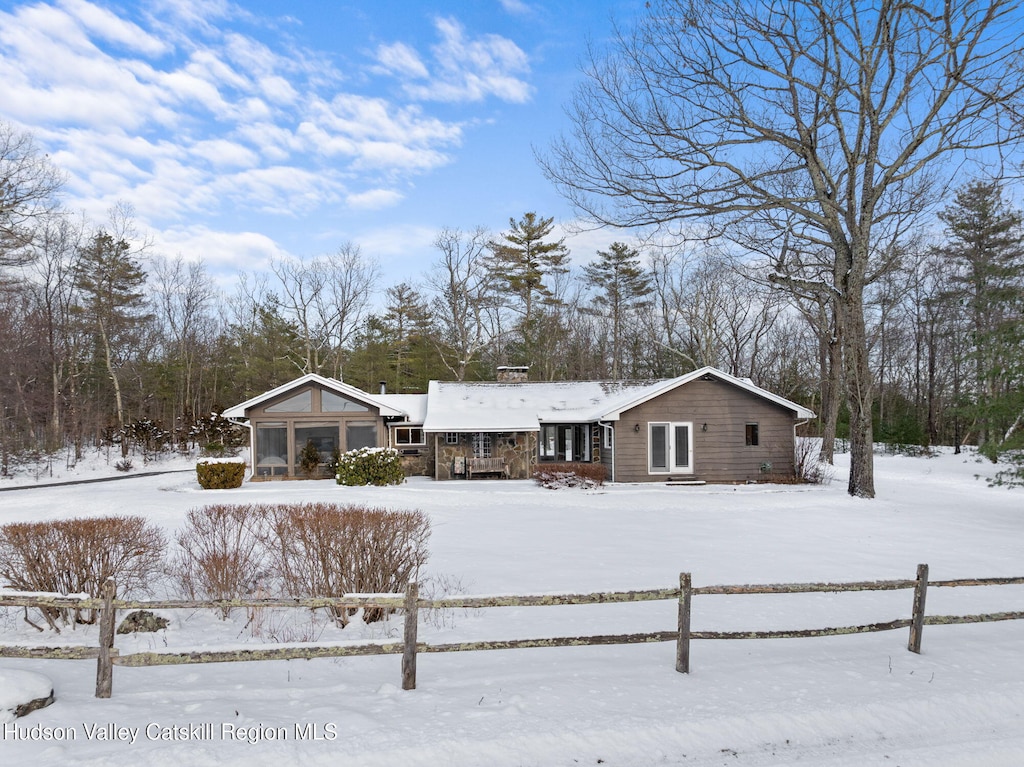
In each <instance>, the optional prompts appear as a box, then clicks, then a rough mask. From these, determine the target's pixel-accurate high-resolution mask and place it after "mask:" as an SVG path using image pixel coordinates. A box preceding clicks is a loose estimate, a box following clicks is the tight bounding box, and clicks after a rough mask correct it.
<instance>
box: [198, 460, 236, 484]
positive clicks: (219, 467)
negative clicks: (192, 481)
mask: <svg viewBox="0 0 1024 767" xmlns="http://www.w3.org/2000/svg"><path fill="white" fill-rule="evenodd" d="M196 479H198V480H199V486H200V487H202V488H203V490H226V489H228V488H232V487H241V486H242V480H244V479H245V462H244V461H200V462H199V463H197V464H196Z"/></svg>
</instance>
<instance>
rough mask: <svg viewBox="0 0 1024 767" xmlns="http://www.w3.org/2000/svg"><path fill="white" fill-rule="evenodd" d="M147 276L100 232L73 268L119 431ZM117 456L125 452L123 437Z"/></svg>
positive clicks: (127, 251) (127, 249)
mask: <svg viewBox="0 0 1024 767" xmlns="http://www.w3.org/2000/svg"><path fill="white" fill-rule="evenodd" d="M145 282H146V274H145V272H144V271H143V270H142V268H141V267H140V266H139V264H138V263H137V262H136V260H135V257H134V256H133V254H132V251H131V246H130V245H129V244H128V243H127V242H126V241H125V240H122V239H115V238H114V237H113V236H111V235H110V234H108V233H107V232H105V231H103V230H102V229H101V230H99V231H98V232H96V234H94V235H93V236H92V237H91V238H90V239H89V240H87V241H86V243H85V245H84V246H83V247H82V248H80V250H79V253H78V261H77V263H76V265H75V287H76V288H77V289H78V291H79V293H80V299H81V300H80V303H79V304H78V306H77V307H76V309H75V311H76V313H77V314H78V315H79V316H81V317H82V318H83V322H84V325H85V328H86V329H87V331H88V332H89V333H91V334H92V337H93V341H94V348H95V350H96V355H97V357H98V358H99V361H100V362H101V363H102V366H103V368H104V370H105V371H106V375H107V377H108V378H109V380H110V382H111V385H112V387H113V392H114V409H115V414H116V417H117V425H118V428H119V429H121V430H122V431H123V429H124V426H125V413H124V409H125V408H124V398H123V396H122V387H121V366H122V364H123V363H124V361H125V357H126V354H127V352H128V351H129V350H130V348H131V346H132V344H133V341H134V340H135V338H136V334H137V331H138V330H139V329H140V328H141V326H142V325H143V323H144V322H145V321H146V320H148V318H149V317H148V315H147V314H146V313H145V307H146V299H145V294H144V293H143V287H144V285H145ZM121 452H122V454H123V455H125V456H126V455H127V453H128V444H127V441H126V440H124V439H122V441H121Z"/></svg>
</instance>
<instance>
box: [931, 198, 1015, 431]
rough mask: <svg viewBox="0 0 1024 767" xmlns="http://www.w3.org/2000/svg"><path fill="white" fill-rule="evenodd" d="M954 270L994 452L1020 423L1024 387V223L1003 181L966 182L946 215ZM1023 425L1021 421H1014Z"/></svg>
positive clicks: (976, 407) (953, 288) (984, 427)
mask: <svg viewBox="0 0 1024 767" xmlns="http://www.w3.org/2000/svg"><path fill="white" fill-rule="evenodd" d="M939 218H940V219H941V220H942V221H943V222H944V223H945V224H946V236H947V239H948V242H947V245H946V247H945V248H943V249H942V255H943V256H944V257H945V258H946V260H947V261H948V262H949V264H951V265H952V266H953V267H954V269H953V271H952V274H951V276H950V278H949V282H950V290H949V291H948V292H947V293H946V298H947V300H948V301H949V302H950V303H951V304H952V306H953V307H955V308H957V309H959V310H960V312H961V313H962V315H963V319H964V321H965V323H966V325H967V329H968V330H969V338H970V350H969V354H970V361H971V362H972V363H973V381H972V382H971V383H972V388H973V394H974V397H973V407H972V408H971V410H972V411H973V412H972V413H971V415H973V417H974V421H975V424H976V428H977V435H978V444H979V446H980V447H983V448H985V447H986V446H988V445H989V443H991V445H990V448H991V450H993V451H998V450H999V445H1000V444H1001V443H1002V442H1004V441H1006V440H1007V439H1008V438H1010V437H1012V435H1013V433H1014V432H1015V431H1016V430H1017V429H1018V428H1019V421H1020V417H1019V413H1020V400H1021V387H1022V386H1024V380H1022V377H1024V362H1022V353H1024V316H1022V309H1024V275H1022V269H1024V229H1022V227H1021V214H1020V212H1019V211H1017V210H1014V209H1012V208H1011V207H1010V206H1009V204H1008V203H1007V202H1006V200H1005V199H1004V198H1003V193H1002V186H1001V184H1000V183H999V182H998V181H974V182H972V183H969V184H967V185H966V186H965V187H963V188H962V189H961V190H960V191H959V192H958V193H957V195H956V198H955V199H954V201H953V203H952V204H951V205H950V206H949V207H947V208H946V209H945V210H943V211H942V212H941V213H940V214H939ZM1015 424H1016V425H1015Z"/></svg>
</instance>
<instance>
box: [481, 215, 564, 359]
mask: <svg viewBox="0 0 1024 767" xmlns="http://www.w3.org/2000/svg"><path fill="white" fill-rule="evenodd" d="M509 226H510V227H511V228H510V229H509V231H507V232H504V233H502V235H501V239H500V240H495V241H492V242H491V243H490V244H489V247H490V250H491V263H492V266H493V269H494V276H495V277H496V278H497V279H498V280H499V283H500V284H501V285H502V286H503V288H504V290H505V292H506V293H509V294H511V295H512V296H514V297H515V298H516V299H518V306H517V307H516V308H517V311H518V313H519V315H520V318H521V319H520V323H519V332H520V335H521V337H522V342H523V354H524V355H526V357H527V358H529V357H531V356H532V355H533V353H534V350H535V349H536V347H537V342H538V335H539V332H540V331H539V327H540V325H541V323H540V317H539V314H540V312H541V310H542V308H543V306H544V305H545V304H548V305H550V304H553V303H557V302H558V299H557V298H556V296H555V295H554V293H553V292H552V290H551V280H553V279H555V278H557V277H558V276H560V275H563V274H565V273H567V272H568V271H569V267H568V266H567V264H566V262H567V261H568V258H569V250H568V249H567V248H566V247H565V241H564V240H558V241H557V242H545V241H544V238H545V237H547V236H548V235H550V234H551V230H552V229H553V228H554V218H543V217H538V216H537V214H536V213H532V212H531V213H525V214H523V217H522V219H520V220H519V221H516V220H515V219H509ZM527 361H528V360H527Z"/></svg>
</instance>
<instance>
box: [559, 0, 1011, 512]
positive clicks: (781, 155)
mask: <svg viewBox="0 0 1024 767" xmlns="http://www.w3.org/2000/svg"><path fill="white" fill-rule="evenodd" d="M647 6H648V11H647V13H646V14H645V15H644V17H643V18H642V20H641V21H640V23H639V24H638V25H637V27H636V29H635V30H634V31H633V32H631V33H626V32H620V33H619V34H618V35H617V36H616V38H615V41H614V44H613V48H612V51H611V52H610V53H609V54H608V55H607V56H601V55H599V54H598V55H594V56H592V59H591V60H592V64H591V65H590V66H589V67H588V70H587V73H586V74H587V76H588V80H587V81H586V82H585V84H584V85H583V86H582V87H581V88H580V90H579V91H578V94H577V97H576V99H575V100H574V102H573V106H572V111H571V118H572V121H573V134H572V136H571V138H568V139H563V140H562V141H561V142H559V143H557V144H555V145H554V147H553V150H552V155H551V156H550V157H549V158H546V159H544V160H542V162H543V165H544V167H545V170H546V172H547V174H548V176H549V177H550V178H551V179H552V180H553V181H555V183H556V184H557V185H558V186H559V187H560V189H561V190H562V191H563V192H564V194H565V195H566V196H567V197H568V198H569V199H570V200H571V201H572V202H573V203H574V204H575V205H576V206H577V207H578V208H579V209H580V210H581V211H582V212H583V213H584V214H585V215H587V216H589V217H590V218H591V219H592V220H593V221H595V222H598V223H602V224H613V225H619V226H622V225H625V226H651V225H654V226H677V225H679V224H681V223H683V222H686V221H688V220H692V219H701V220H702V221H703V222H704V223H705V224H706V225H707V226H709V227H710V229H711V233H712V234H721V235H723V236H726V237H733V238H736V239H738V240H739V239H742V238H743V236H749V229H750V227H751V226H752V225H754V224H757V225H758V226H760V227H762V228H766V229H767V230H768V231H766V232H765V235H764V236H765V238H766V239H767V238H768V237H773V236H778V235H779V234H781V232H782V231H785V230H786V229H787V228H789V227H791V226H792V225H793V222H794V221H795V223H796V226H797V227H798V229H797V230H796V231H795V232H794V235H795V236H796V237H798V238H799V239H800V241H801V242H802V243H803V245H804V246H805V247H808V248H809V247H812V246H815V245H816V246H818V247H820V248H821V249H822V252H827V253H828V254H829V256H830V263H829V266H830V270H829V272H828V273H827V274H826V275H825V276H826V277H827V283H826V288H827V289H828V290H830V291H832V292H833V293H834V295H835V296H836V310H837V311H836V318H837V330H838V337H839V339H840V343H841V345H842V350H843V355H842V359H843V368H844V372H845V384H846V395H847V397H846V398H847V402H848V405H849V409H850V432H851V434H850V436H851V454H852V455H851V468H850V480H849V486H848V490H849V492H850V494H851V495H855V496H860V497H868V498H870V497H873V496H874V493H875V489H874V470H873V460H872V441H873V434H872V423H871V406H872V402H873V384H872V375H871V369H870V360H869V356H868V346H867V338H866V332H865V310H864V289H865V286H866V284H868V282H869V281H870V279H871V275H872V273H874V272H876V271H877V264H876V261H875V260H876V259H877V258H878V257H879V254H881V253H884V252H885V251H886V249H887V248H886V246H885V245H884V244H883V245H882V246H881V247H880V243H895V242H898V241H899V238H900V236H901V235H902V233H903V231H905V227H906V226H907V225H908V224H909V223H911V222H913V221H914V220H915V218H916V217H917V216H919V215H920V214H922V213H923V212H925V211H926V210H927V209H928V207H929V205H932V204H934V202H935V196H936V190H941V188H942V187H943V186H945V185H946V184H947V183H948V181H949V179H950V177H951V176H952V174H953V173H954V172H956V170H959V168H958V167H957V166H958V165H959V164H960V163H963V162H970V161H976V160H978V159H982V160H993V161H995V160H998V159H999V158H1000V155H1001V154H1002V155H1005V153H1006V152H1008V151H1010V150H1012V149H1015V148H1016V147H1017V145H1018V144H1020V143H1021V142H1022V140H1024V136H1022V135H1021V133H1020V132H1019V131H1015V130H1012V129H1011V130H1006V128H1008V127H1011V126H1010V123H1009V120H1010V119H1012V117H1013V115H1010V114H1008V110H1007V106H1008V105H1011V104H1013V103H1014V102H1015V101H1016V100H1017V99H1018V98H1019V97H1020V94H1021V93H1022V92H1024V67H1021V66H1020V58H1021V51H1022V45H1021V39H1022V35H1024V19H1022V14H1021V12H1020V9H1019V6H1018V4H1017V3H1016V2H1013V0H987V1H986V0H950V2H947V3H945V4H941V5H940V4H930V3H926V4H914V3H895V2H889V1H888V0H886V1H885V2H881V3H872V4H863V3H858V2H853V1H852V0H846V1H842V0H793V1H792V2H788V3H785V4H782V5H779V4H775V3H768V2H753V3H734V2H731V1H730V0H651V2H650V3H648V4H647ZM787 217H789V218H788V220H786V219H787ZM772 229H774V230H775V231H771V230H772ZM741 235H742V236H741ZM783 266H784V264H783Z"/></svg>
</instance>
